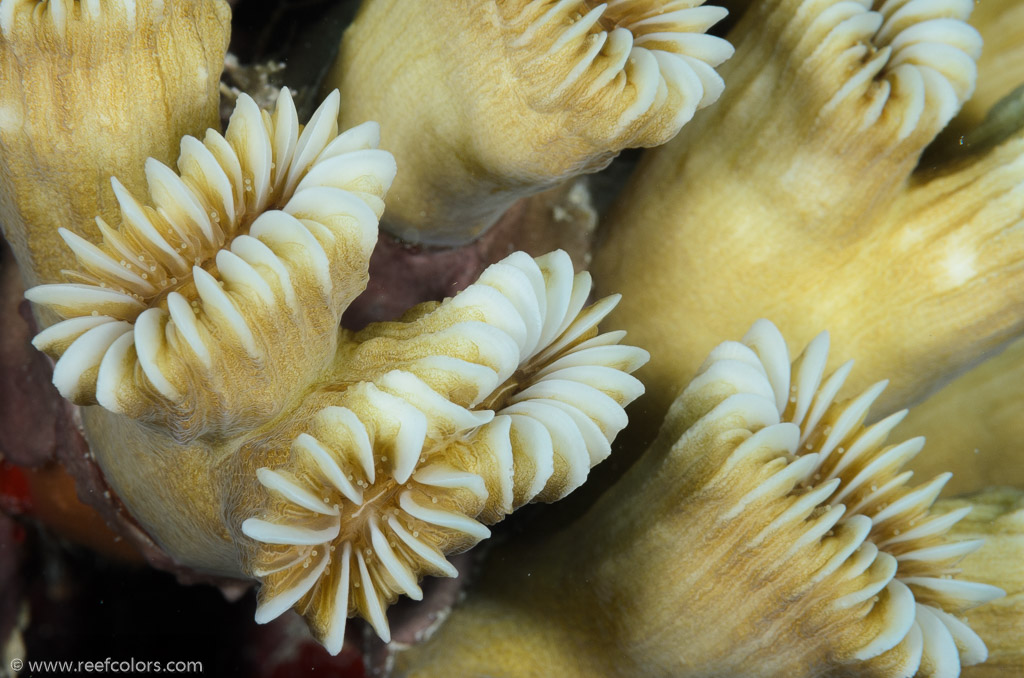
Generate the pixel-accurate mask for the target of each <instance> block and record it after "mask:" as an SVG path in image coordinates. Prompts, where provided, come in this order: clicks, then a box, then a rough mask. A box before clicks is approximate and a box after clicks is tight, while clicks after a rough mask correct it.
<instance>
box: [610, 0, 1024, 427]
mask: <svg viewBox="0 0 1024 678" xmlns="http://www.w3.org/2000/svg"><path fill="white" fill-rule="evenodd" d="M873 7H874V9H872V8H871V7H868V6H865V5H864V4H861V3H850V2H831V1H812V0H778V1H771V2H766V3H763V4H760V5H758V6H757V7H754V8H752V9H751V11H749V12H748V13H747V14H746V15H745V16H744V19H743V20H742V21H741V23H740V24H739V26H738V27H737V28H736V29H735V31H734V32H733V34H732V39H734V40H736V41H737V54H736V56H735V57H734V58H733V59H732V60H731V61H730V62H729V63H728V64H726V66H725V67H724V68H725V70H724V71H723V73H724V75H725V77H726V81H727V82H729V83H730V84H731V86H730V87H729V88H727V90H726V93H725V94H724V95H723V98H722V100H721V101H720V102H719V103H718V104H717V105H716V108H715V111H714V115H704V114H698V116H697V118H696V119H695V120H693V121H692V122H691V123H690V124H689V125H687V127H686V128H685V129H684V130H683V132H682V133H681V134H680V135H679V136H678V137H677V138H676V139H675V140H674V141H672V142H670V143H669V144H668V145H666V146H664V147H662V148H659V149H655V150H653V151H649V152H648V153H647V155H646V157H645V158H644V160H643V162H642V164H641V166H640V168H639V169H638V171H637V175H636V176H635V177H634V180H633V181H632V182H631V184H630V185H629V186H628V187H627V189H626V191H625V193H624V194H623V197H622V199H621V200H620V201H619V203H618V204H617V205H616V208H615V210H614V214H613V215H612V216H611V217H610V219H609V223H608V224H607V226H608V231H609V232H608V236H607V240H606V241H605V243H604V245H603V246H602V248H601V249H600V251H598V252H597V254H596V255H595V268H594V270H595V275H596V276H597V279H599V280H601V281H602V283H604V284H608V285H609V289H615V290H617V291H618V290H621V291H622V292H623V294H624V298H625V300H626V301H625V303H624V304H623V306H622V307H621V308H620V309H619V311H618V312H617V315H616V319H617V322H618V323H619V324H620V325H622V326H623V327H625V328H627V329H629V330H630V332H631V333H633V334H632V335H631V336H633V337H634V339H636V340H637V341H638V342H640V344H641V345H643V346H646V347H647V348H648V349H650V350H651V351H652V354H653V356H654V360H653V361H652V362H651V364H650V365H649V366H648V367H647V369H646V371H645V372H644V378H645V379H646V383H647V384H648V387H649V391H650V392H651V394H652V398H651V400H650V401H649V402H648V407H649V408H650V411H651V412H654V413H658V412H663V411H664V409H665V408H667V406H668V403H669V402H670V401H671V399H672V397H673V395H674V391H673V388H674V386H675V384H676V383H678V382H679V381H680V380H682V379H685V378H688V377H689V376H690V375H692V374H693V372H694V370H695V369H696V368H697V366H698V364H699V361H700V356H701V355H703V354H704V352H706V351H707V350H709V349H710V348H711V346H713V344H714V342H715V340H716V339H715V338H716V337H718V336H722V335H727V334H730V333H738V332H739V331H741V330H742V328H743V327H744V326H745V325H747V324H748V323H750V322H752V321H753V320H754V319H755V318H757V317H759V316H762V315H770V316H772V317H775V318H776V319H777V322H778V324H779V327H780V328H781V329H782V331H783V333H784V334H785V336H786V337H787V339H789V340H791V341H794V342H806V341H809V340H810V338H811V337H812V336H813V334H814V332H815V331H816V330H815V328H817V327H820V326H828V327H830V328H831V331H832V336H833V338H834V341H835V342H836V346H837V347H838V349H839V353H841V354H856V355H859V356H861V367H862V369H861V371H860V374H859V375H856V376H854V377H853V379H854V381H853V382H852V383H851V388H855V389H860V388H863V387H864V386H866V385H867V384H868V383H870V382H871V381H872V380H876V379H878V378H881V377H882V376H887V377H889V378H890V379H891V384H890V388H889V389H888V390H887V393H886V395H883V396H882V400H881V405H882V409H883V410H890V409H893V408H894V407H896V406H902V405H903V404H906V403H909V402H911V401H913V400H914V399H917V398H920V397H921V396H923V395H924V394H926V393H927V392H928V391H929V390H931V389H933V388H935V387H936V386H937V385H938V384H939V383H941V381H942V380H944V379H948V378H949V375H950V374H955V373H956V372H957V371H959V370H962V369H964V368H965V367H966V366H968V365H970V364H972V363H973V362H976V361H977V360H978V359H980V357H981V356H982V355H983V354H984V353H985V352H986V351H991V350H993V349H994V348H997V347H998V346H999V345H1000V344H1002V343H1004V342H1006V341H1007V340H1008V339H1010V338H1011V337H1012V336H1014V334H1015V333H1018V332H1020V331H1021V329H1022V328H1024V326H1022V324H1021V318H1020V315H1019V313H1017V312H1016V310H1017V309H1018V308H1019V307H1020V304H1021V302H1022V301H1024V297H1022V290H1024V280H1022V279H1021V277H1020V276H1021V272H1022V271H1024V269H1022V267H1021V266H1020V262H1021V260H1022V258H1024V257H1022V255H1024V240H1022V239H1021V234H1020V232H1019V229H1016V228H1014V225H1015V224H1017V223H1018V221H1019V219H1020V218H1021V216H1022V214H1024V192H1022V191H1021V190H1020V186H1021V183H1022V181H1024V135H1021V134H1018V135H1016V136H1015V137H1012V138H1010V139H1008V140H1006V141H1004V142H1003V143H1002V144H1001V145H1000V146H998V147H997V148H995V149H993V150H991V151H990V152H988V153H987V154H984V155H981V156H976V157H971V158H968V159H966V160H963V161H961V162H960V163H959V164H956V165H950V166H944V167H940V168H936V169H929V171H927V172H919V173H916V174H911V170H912V169H913V168H914V164H915V163H916V162H917V159H918V156H919V154H920V152H921V150H922V149H923V148H924V146H925V145H926V144H927V143H928V142H929V141H931V139H932V138H933V137H934V136H935V134H936V133H937V132H938V131H939V130H940V129H941V128H942V126H943V125H944V124H945V123H946V122H947V121H948V120H949V119H950V117H951V116H952V115H953V114H954V113H955V112H956V111H957V109H958V107H959V105H960V104H961V103H962V102H963V101H964V99H965V98H966V97H968V96H969V95H970V93H971V90H972V87H973V84H974V74H975V65H974V59H975V58H976V57H977V55H978V52H979V48H980V39H979V36H978V34H977V32H976V31H975V30H974V29H973V28H971V27H970V26H968V25H967V24H966V23H965V22H964V21H963V19H964V18H966V16H967V13H968V12H969V10H970V7H971V3H969V2H956V3H929V2H927V1H926V0H912V1H911V2H906V3H903V2H890V3H885V4H884V5H883V4H881V3H876V4H875V5H874V6H873ZM710 112H711V111H709V113H710Z"/></svg>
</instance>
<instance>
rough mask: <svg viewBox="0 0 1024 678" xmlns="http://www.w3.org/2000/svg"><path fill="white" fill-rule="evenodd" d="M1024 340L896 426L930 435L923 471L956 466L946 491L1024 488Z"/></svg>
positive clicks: (917, 463) (918, 464)
mask: <svg viewBox="0 0 1024 678" xmlns="http://www.w3.org/2000/svg"><path fill="white" fill-rule="evenodd" d="M1022 412H1024V340H1020V339H1018V340H1017V341H1015V342H1014V343H1012V344H1010V346H1009V347H1008V348H1007V349H1006V350H1005V351H1004V352H1003V353H1001V354H999V355H998V356H996V357H994V358H989V359H988V360H986V361H985V362H983V363H982V364H981V365H978V366H977V367H975V368H974V369H972V370H971V371H969V372H967V373H965V374H963V375H961V376H960V377H958V378H956V379H954V380H953V381H951V382H950V383H949V384H947V385H945V386H944V387H942V389H940V390H939V391H938V392H937V393H935V394H934V395H932V396H931V397H930V398H928V400H926V401H924V402H923V403H921V404H920V405H918V406H917V407H915V408H914V409H913V410H912V411H911V412H910V415H909V416H908V417H907V418H906V419H905V420H904V421H903V423H902V424H900V427H899V428H898V429H897V430H896V434H897V435H899V434H900V433H901V432H903V431H908V432H909V431H916V432H918V433H920V434H922V435H924V436H925V437H926V438H927V439H928V454H927V455H922V456H920V457H918V458H917V459H915V460H914V461H913V462H911V464H910V468H912V469H914V471H916V472H917V473H920V474H924V475H931V474H933V473H936V472H938V471H941V470H949V471H953V474H954V475H953V479H952V480H951V481H950V483H949V485H948V486H947V487H946V490H945V494H947V495H951V494H959V493H962V492H973V491H977V490H978V489H979V488H982V487H988V486H992V485H1012V486H1015V487H1017V488H1020V489H1024V450H1022V449H1021V440H1024V417H1022V416H1021V413H1022Z"/></svg>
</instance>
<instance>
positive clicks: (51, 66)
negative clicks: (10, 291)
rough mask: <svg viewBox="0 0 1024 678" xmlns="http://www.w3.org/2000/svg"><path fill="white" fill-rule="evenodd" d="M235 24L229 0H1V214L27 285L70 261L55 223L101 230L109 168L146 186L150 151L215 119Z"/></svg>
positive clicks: (163, 155)
mask: <svg viewBox="0 0 1024 678" xmlns="http://www.w3.org/2000/svg"><path fill="white" fill-rule="evenodd" d="M229 24H230V10H229V8H228V5H227V3H225V2H223V1H222V0H203V1H202V2H186V1H182V0H173V1H171V0H169V1H167V2H161V3H151V2H138V3H136V2H126V1H121V0H108V1H104V2H81V3H79V2H69V1H68V0H52V1H51V2H48V3H40V2H35V1H31V0H3V2H0V83H2V85H0V223H2V225H3V230H4V237H6V238H7V240H8V241H9V242H10V243H11V245H12V247H13V249H14V253H15V256H16V257H17V259H18V263H19V265H20V267H21V271H22V276H23V279H24V282H25V285H26V287H30V286H32V285H35V284H38V283H41V282H58V281H59V280H60V279H61V276H60V271H61V270H62V269H64V268H72V267H73V264H74V257H72V255H71V251H70V250H69V249H68V248H67V247H66V246H65V245H64V243H63V241H62V240H61V239H60V237H59V236H58V235H57V229H58V228H59V227H61V226H63V227H65V228H69V229H71V230H73V231H75V232H76V233H79V234H81V235H84V236H87V237H91V238H94V239H98V236H99V231H98V230H97V228H96V226H95V224H94V223H93V218H94V217H95V216H96V215H100V216H102V217H104V218H105V219H112V217H113V216H114V215H115V214H116V213H117V202H116V201H115V199H114V193H113V191H112V190H111V187H110V177H111V176H116V177H117V178H118V179H119V180H120V181H121V182H122V183H123V184H124V185H125V186H126V187H128V188H129V189H130V190H132V191H134V192H139V193H141V192H143V191H144V188H145V180H144V174H143V171H142V167H143V165H142V161H143V160H144V159H145V158H147V157H155V158H157V159H158V160H160V161H162V162H165V163H169V162H170V161H172V160H173V159H174V158H175V157H176V156H177V154H178V143H179V141H180V140H181V137H182V136H184V135H186V134H201V133H202V132H203V130H205V129H206V128H207V127H214V128H217V127H219V118H218V103H219V99H220V96H219V93H218V86H219V81H220V72H221V69H222V67H223V61H224V54H225V52H226V50H227V42H228V36H229V33H230V25H229Z"/></svg>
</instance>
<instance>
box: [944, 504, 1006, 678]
mask: <svg viewBox="0 0 1024 678" xmlns="http://www.w3.org/2000/svg"><path fill="white" fill-rule="evenodd" d="M934 510H935V511H936V512H946V511H949V512H953V511H965V510H970V513H969V514H968V515H967V517H966V518H964V519H963V520H961V521H960V522H959V523H957V524H956V525H954V526H953V528H952V529H951V530H950V532H951V534H952V535H953V536H955V537H958V538H961V539H984V540H985V543H984V545H983V546H982V547H981V548H980V549H978V550H977V551H975V552H974V553H972V554H970V555H968V556H967V557H966V558H964V559H963V561H962V562H961V563H960V568H961V570H963V576H964V577H967V578H970V579H972V580H974V581H979V582H986V583H989V584H994V583H997V584H998V586H1000V587H1002V588H1004V589H1006V598H1003V599H1002V600H997V601H994V602H993V603H992V604H990V605H984V606H982V607H979V608H977V609H975V610H968V611H967V612H966V613H965V614H964V617H963V619H964V621H965V622H967V623H968V624H970V626H971V628H972V629H974V630H975V631H976V632H977V633H978V635H979V636H981V638H982V639H983V640H984V641H985V644H986V645H988V649H989V655H988V661H986V662H985V663H984V664H981V665H980V666H973V667H970V668H967V669H965V670H964V672H963V674H962V675H963V676H964V678H1000V677H1006V678H1009V676H1019V675H1022V674H1024V565H1022V564H1024V492H1022V491H1021V490H1019V489H1010V488H1005V487H1004V488H989V489H987V490H983V491H981V492H978V493H975V494H971V495H967V496H963V497H957V498H955V499H945V500H942V501H939V502H937V503H936V504H935V509H934Z"/></svg>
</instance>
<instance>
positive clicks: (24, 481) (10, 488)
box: [0, 461, 32, 515]
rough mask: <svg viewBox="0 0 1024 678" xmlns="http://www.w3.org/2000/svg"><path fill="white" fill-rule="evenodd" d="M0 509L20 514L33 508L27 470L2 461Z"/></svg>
mask: <svg viewBox="0 0 1024 678" xmlns="http://www.w3.org/2000/svg"><path fill="white" fill-rule="evenodd" d="M0 510H2V511H4V512H5V513H9V514H11V515H20V514H23V513H28V512H30V511H31V510H32V492H31V490H30V488H29V484H28V478H27V477H26V476H25V471H24V470H22V469H21V468H19V467H17V466H15V465H14V464H11V463H8V462H6V461H0Z"/></svg>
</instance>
